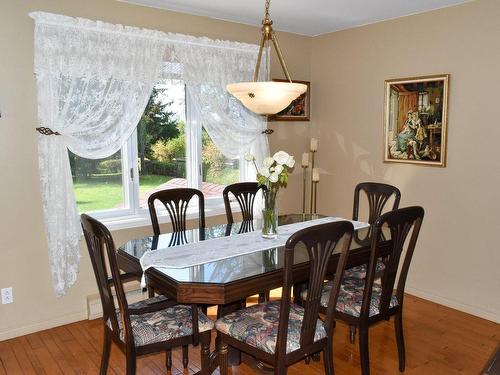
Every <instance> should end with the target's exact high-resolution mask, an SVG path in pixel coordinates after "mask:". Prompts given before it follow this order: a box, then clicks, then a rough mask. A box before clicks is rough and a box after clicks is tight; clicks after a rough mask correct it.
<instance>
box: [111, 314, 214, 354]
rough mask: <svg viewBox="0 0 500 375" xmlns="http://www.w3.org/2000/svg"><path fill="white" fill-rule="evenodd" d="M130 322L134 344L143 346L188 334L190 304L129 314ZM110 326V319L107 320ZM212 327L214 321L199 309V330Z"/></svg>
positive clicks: (121, 331)
mask: <svg viewBox="0 0 500 375" xmlns="http://www.w3.org/2000/svg"><path fill="white" fill-rule="evenodd" d="M116 314H117V319H118V328H119V330H120V338H121V340H124V331H123V327H122V320H121V316H120V312H119V311H117V313H116ZM130 324H131V325H132V332H133V335H134V342H135V346H136V347H137V346H144V345H149V344H153V343H156V342H163V341H168V340H172V339H175V338H179V337H184V336H189V335H191V334H192V333H193V319H192V316H191V306H187V305H176V306H174V307H169V308H167V309H163V310H159V311H156V312H151V313H145V314H140V315H130ZM107 325H108V327H110V328H112V327H111V321H110V320H109V319H108V321H107ZM213 327H214V322H213V321H212V320H210V319H209V318H208V317H207V316H206V315H205V314H203V313H202V312H201V311H199V312H198V330H199V332H204V331H209V330H211V329H212V328H213Z"/></svg>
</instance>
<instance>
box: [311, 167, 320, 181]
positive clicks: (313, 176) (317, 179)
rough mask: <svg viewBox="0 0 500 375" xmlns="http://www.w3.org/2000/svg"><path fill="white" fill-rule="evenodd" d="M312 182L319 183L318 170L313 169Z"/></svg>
mask: <svg viewBox="0 0 500 375" xmlns="http://www.w3.org/2000/svg"><path fill="white" fill-rule="evenodd" d="M312 180H313V181H314V182H318V181H319V168H313V175H312Z"/></svg>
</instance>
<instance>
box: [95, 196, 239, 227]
mask: <svg viewBox="0 0 500 375" xmlns="http://www.w3.org/2000/svg"><path fill="white" fill-rule="evenodd" d="M231 209H232V211H233V213H238V212H240V207H239V205H238V204H237V203H236V202H234V203H232V204H231ZM220 215H226V209H225V207H224V201H223V200H222V199H207V200H205V218H209V217H215V216H220ZM186 219H187V220H188V221H189V220H197V219H198V206H197V205H193V206H191V207H189V208H188V210H187V214H186ZM100 220H101V222H102V223H103V224H104V225H106V227H107V228H108V229H109V230H110V231H116V230H123V229H130V228H139V227H148V226H151V218H150V217H149V212H148V211H147V210H144V211H143V212H142V213H139V214H135V215H123V216H115V217H110V218H103V219H100ZM158 221H159V222H160V224H165V223H170V217H169V216H168V214H167V213H166V211H164V212H160V213H159V215H158Z"/></svg>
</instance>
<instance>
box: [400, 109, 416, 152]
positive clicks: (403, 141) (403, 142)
mask: <svg viewBox="0 0 500 375" xmlns="http://www.w3.org/2000/svg"><path fill="white" fill-rule="evenodd" d="M414 113H416V114H417V118H418V112H413V111H408V116H407V118H406V121H405V125H404V127H403V130H401V132H400V133H399V134H398V135H397V141H398V150H399V151H401V152H405V151H407V149H408V141H410V140H414V139H415V136H416V132H417V128H418V125H417V124H415V117H414V115H413V114H414Z"/></svg>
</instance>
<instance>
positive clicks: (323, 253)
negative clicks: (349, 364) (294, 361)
mask: <svg viewBox="0 0 500 375" xmlns="http://www.w3.org/2000/svg"><path fill="white" fill-rule="evenodd" d="M353 231H354V228H353V225H352V224H351V223H350V222H348V221H338V222H334V223H327V224H320V225H315V226H312V227H309V228H305V229H302V230H300V231H298V232H296V233H294V234H293V235H292V236H291V237H290V238H289V239H288V241H287V242H286V246H285V262H284V283H283V292H282V299H281V307H280V322H279V328H278V337H277V342H276V354H277V355H278V356H280V355H281V356H282V357H281V358H284V355H285V352H286V334H287V329H288V320H289V311H290V303H291V289H292V286H293V284H294V279H293V272H292V268H293V263H294V252H295V249H296V247H297V245H298V244H299V243H302V244H303V245H304V246H305V247H306V249H307V253H308V255H309V262H310V273H309V289H308V293H307V298H306V300H305V301H304V310H305V312H304V318H303V321H302V328H301V333H300V348H301V349H303V350H306V349H307V347H308V346H310V345H312V344H313V343H314V334H315V331H316V324H317V319H318V313H319V311H320V304H321V295H322V291H323V285H324V280H325V278H326V276H327V271H328V265H329V263H330V260H331V259H332V256H333V254H334V253H336V252H340V257H339V261H338V266H337V270H336V272H335V278H334V280H333V288H332V289H331V292H330V297H329V303H328V306H329V307H328V309H327V312H326V319H325V329H326V331H327V334H328V337H329V339H331V334H332V333H333V325H334V313H335V305H336V302H337V297H338V294H339V290H340V285H341V281H342V277H343V274H344V269H345V265H346V261H347V255H348V251H349V247H350V245H351V239H352V234H353ZM278 358H279V357H278Z"/></svg>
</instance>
